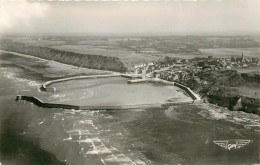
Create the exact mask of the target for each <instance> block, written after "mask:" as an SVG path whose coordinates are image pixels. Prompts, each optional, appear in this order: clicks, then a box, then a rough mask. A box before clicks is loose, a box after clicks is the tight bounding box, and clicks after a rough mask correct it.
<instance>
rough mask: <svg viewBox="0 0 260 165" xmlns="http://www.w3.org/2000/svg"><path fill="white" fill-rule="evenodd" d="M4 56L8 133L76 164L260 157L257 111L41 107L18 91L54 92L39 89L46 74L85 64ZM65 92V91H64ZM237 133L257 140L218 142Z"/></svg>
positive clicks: (1, 70) (1, 74)
mask: <svg viewBox="0 0 260 165" xmlns="http://www.w3.org/2000/svg"><path fill="white" fill-rule="evenodd" d="M0 58H1V66H0V80H1V81H0V113H1V114H0V116H1V126H2V128H1V134H4V133H5V131H6V130H11V131H12V132H13V133H14V134H17V135H19V136H21V137H23V138H26V139H28V140H29V141H31V142H32V143H37V145H38V147H39V148H41V149H43V150H46V151H48V152H49V153H51V154H52V155H54V156H55V157H56V158H57V159H58V160H59V161H61V162H64V163H66V164H71V165H75V164H79V165H80V164H106V165H110V164H154V165H157V164H238V163H240V164H252V163H260V157H259V149H260V148H259V144H260V143H259V142H260V140H259V139H260V138H259V133H260V128H259V122H260V117H259V116H257V115H254V114H247V113H244V112H233V111H229V110H227V109H224V108H221V107H217V106H214V105H209V104H201V105H179V106H173V107H168V108H146V109H136V110H121V111H75V110H62V109H47V108H40V107H37V106H36V105H34V104H31V103H29V102H16V101H15V97H16V95H18V94H22V95H23V94H24V95H28V94H30V95H31V96H36V97H37V96H41V97H49V94H48V93H44V92H41V91H39V90H38V87H39V86H40V85H41V84H42V83H43V82H45V81H47V80H51V79H55V77H56V76H55V75H58V76H60V77H66V76H68V73H70V74H71V73H75V74H79V73H78V70H77V69H75V68H74V69H73V68H69V66H63V65H62V64H55V66H56V67H57V66H61V67H62V68H63V69H62V70H63V71H61V70H59V69H55V68H52V65H50V63H53V62H48V61H44V60H40V59H29V60H28V59H25V58H24V57H19V56H12V55H9V54H1V55H0ZM66 70H67V72H66ZM76 72H77V73H76ZM93 72H99V71H93V70H85V71H84V72H83V71H82V73H80V74H83V73H84V74H92V73H93ZM139 90H141V89H139ZM158 90H159V89H158ZM54 95H55V94H54ZM54 95H53V96H54ZM62 97H63V95H62V94H61V95H57V96H56V98H58V99H62ZM247 125H251V126H247ZM231 139H245V140H250V143H249V144H247V145H246V146H244V147H242V148H239V149H233V150H227V149H224V148H223V147H220V146H218V145H216V144H215V143H214V141H218V140H231ZM1 154H2V155H4V154H5V153H1ZM15 156H17V155H14V156H13V157H12V158H13V159H15ZM9 158H10V157H9ZM5 161H8V160H3V157H2V160H1V162H2V163H3V162H5ZM39 164H40V162H39Z"/></svg>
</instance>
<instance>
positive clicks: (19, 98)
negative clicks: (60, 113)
mask: <svg viewBox="0 0 260 165" xmlns="http://www.w3.org/2000/svg"><path fill="white" fill-rule="evenodd" d="M22 100H24V101H29V102H31V103H33V104H35V105H37V106H39V107H43V108H61V109H74V110H124V109H138V108H148V107H158V108H161V107H162V106H163V104H160V103H156V104H136V105H118V106H78V105H70V104H57V103H45V102H43V101H41V100H40V99H38V98H36V97H33V96H21V95H18V96H16V101H22Z"/></svg>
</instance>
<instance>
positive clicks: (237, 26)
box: [0, 0, 260, 35]
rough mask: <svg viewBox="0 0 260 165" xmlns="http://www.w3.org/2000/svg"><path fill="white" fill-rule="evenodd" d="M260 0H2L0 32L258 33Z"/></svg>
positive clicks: (259, 29) (259, 26)
mask: <svg viewBox="0 0 260 165" xmlns="http://www.w3.org/2000/svg"><path fill="white" fill-rule="evenodd" d="M259 19H260V1H252V0H249V1H197V2H191V1H157V2H152V1H148V2H144V1H142V2H140V1H139V2H125V1H121V2H112V1H107V2H101V1H99V2H94V1H93V2H80V1H77V2H64V1H63V2H57V1H55V0H54V1H53V2H29V1H26V0H16V1H15V2H13V1H10V0H1V2H0V33H2V34H3V33H88V34H131V33H132V34H135V33H136V34H173V35H174V34H231V35H232V34H235V35H237V34H260V21H259Z"/></svg>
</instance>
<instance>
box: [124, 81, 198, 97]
mask: <svg viewBox="0 0 260 165" xmlns="http://www.w3.org/2000/svg"><path fill="white" fill-rule="evenodd" d="M127 82H128V83H130V84H132V83H141V82H158V83H163V84H166V85H174V86H177V87H179V88H181V89H183V90H184V91H186V92H187V93H188V94H189V96H190V97H191V98H192V99H193V100H194V101H195V100H196V101H199V100H201V98H200V96H199V95H197V94H196V93H194V92H193V91H192V90H191V89H190V88H189V87H186V86H184V85H181V84H179V83H176V82H171V81H166V80H162V79H159V78H147V79H134V80H128V81H127Z"/></svg>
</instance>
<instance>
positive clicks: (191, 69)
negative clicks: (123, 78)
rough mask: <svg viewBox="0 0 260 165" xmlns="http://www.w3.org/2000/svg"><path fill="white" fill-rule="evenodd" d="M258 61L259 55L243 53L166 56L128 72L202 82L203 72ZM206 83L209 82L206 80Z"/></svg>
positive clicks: (226, 68)
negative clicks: (161, 59)
mask: <svg viewBox="0 0 260 165" xmlns="http://www.w3.org/2000/svg"><path fill="white" fill-rule="evenodd" d="M258 61H259V59H258V58H257V57H244V55H243V53H242V56H241V57H232V58H213V57H212V56H208V58H200V57H196V58H193V59H180V58H170V57H167V56H166V57H165V60H164V61H157V62H150V63H145V64H139V65H134V66H132V67H130V68H129V69H128V71H127V72H128V73H135V74H150V76H151V77H153V78H161V79H164V80H168V81H176V82H180V83H181V82H182V81H184V80H188V79H195V80H196V81H198V82H201V81H200V79H199V77H198V75H199V73H201V72H208V71H214V70H236V69H244V68H249V67H254V66H257V65H258ZM151 73H152V74H151ZM204 83H207V82H206V81H205V82H204Z"/></svg>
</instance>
